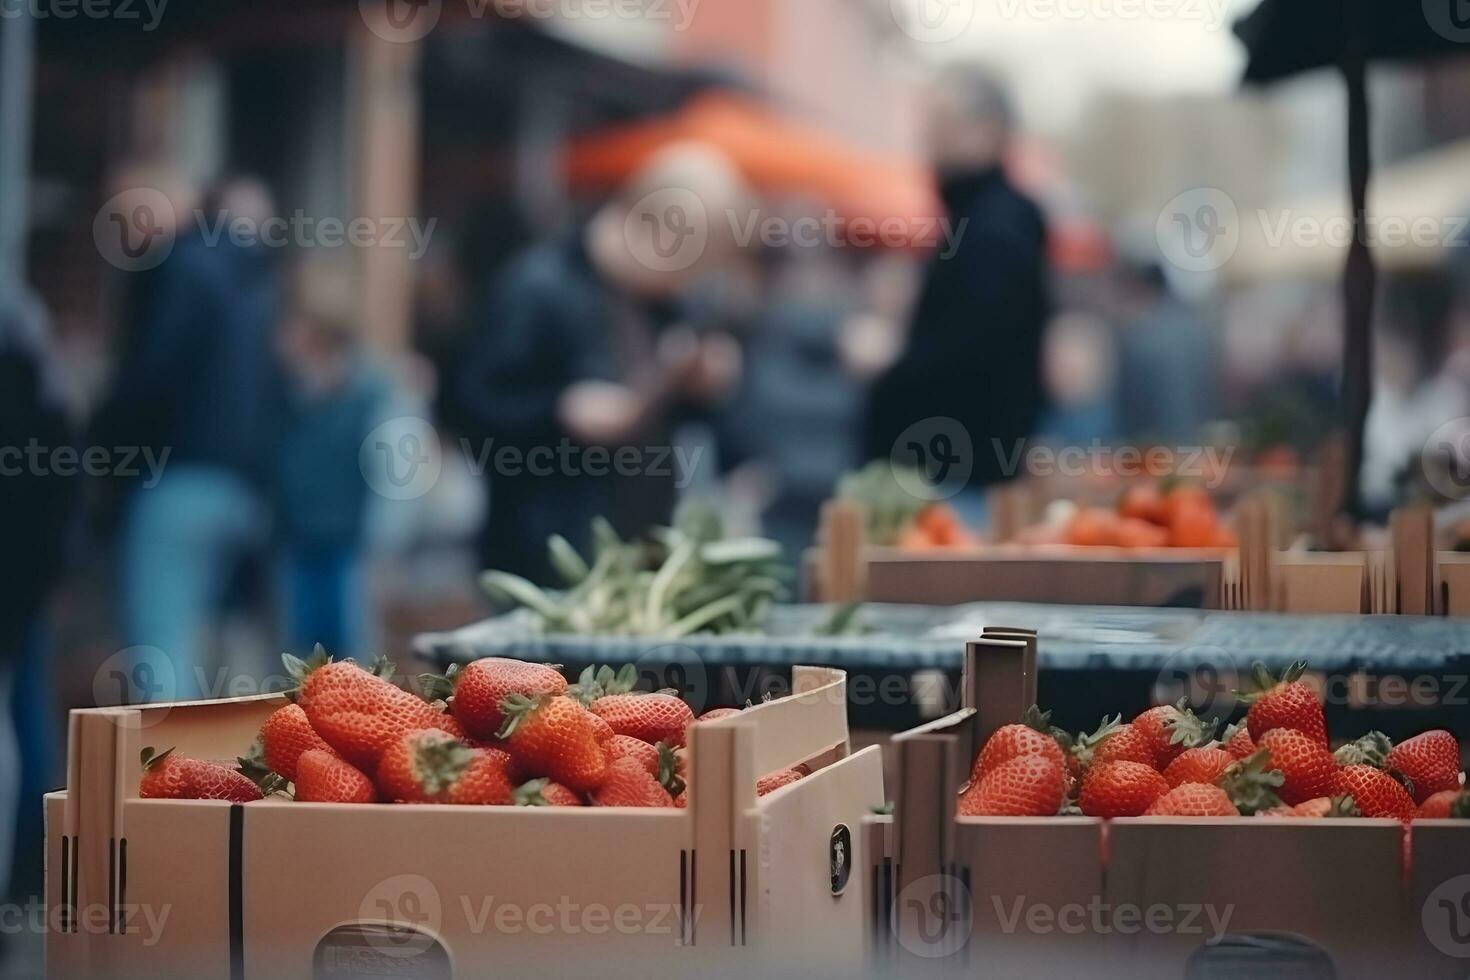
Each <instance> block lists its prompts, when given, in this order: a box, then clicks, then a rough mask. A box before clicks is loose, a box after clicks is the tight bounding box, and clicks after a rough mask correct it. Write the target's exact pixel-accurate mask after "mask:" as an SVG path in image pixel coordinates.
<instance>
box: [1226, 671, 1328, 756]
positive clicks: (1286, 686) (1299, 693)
mask: <svg viewBox="0 0 1470 980" xmlns="http://www.w3.org/2000/svg"><path fill="white" fill-rule="evenodd" d="M1306 670H1307V665H1306V663H1305V662H1304V661H1298V662H1297V663H1294V664H1292V665H1291V666H1290V667H1289V668H1287V670H1286V672H1285V673H1284V674H1282V675H1281V677H1280V678H1279V679H1278V678H1277V677H1276V676H1275V675H1273V674H1272V673H1271V672H1270V671H1269V670H1267V669H1266V665H1265V664H1262V663H1257V664H1256V665H1255V667H1254V668H1253V673H1254V677H1255V682H1256V686H1257V688H1258V690H1257V691H1256V692H1254V693H1249V694H1241V695H1240V700H1241V703H1243V704H1247V705H1249V706H1250V710H1249V711H1248V712H1246V716H1245V723H1246V727H1247V728H1248V729H1249V730H1250V733H1251V738H1253V739H1255V741H1256V744H1257V745H1259V744H1260V742H1261V736H1263V735H1265V734H1266V733H1267V732H1269V731H1271V730H1273V729H1277V728H1290V729H1292V730H1294V731H1298V732H1301V733H1303V734H1304V735H1306V736H1307V737H1308V738H1310V739H1311V740H1312V741H1314V742H1316V743H1317V744H1318V745H1320V746H1322V748H1324V749H1325V748H1327V745H1328V743H1327V716H1326V715H1325V714H1324V713H1323V711H1322V702H1321V701H1320V700H1318V698H1317V693H1316V692H1315V691H1313V690H1312V689H1311V688H1310V687H1308V686H1307V685H1306V684H1304V683H1302V681H1301V677H1302V675H1303V674H1304V673H1306Z"/></svg>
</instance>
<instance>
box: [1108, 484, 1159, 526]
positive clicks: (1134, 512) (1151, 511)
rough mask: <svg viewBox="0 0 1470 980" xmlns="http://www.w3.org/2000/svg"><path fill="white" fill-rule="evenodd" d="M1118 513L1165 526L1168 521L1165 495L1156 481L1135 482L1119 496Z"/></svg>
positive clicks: (1136, 519)
mask: <svg viewBox="0 0 1470 980" xmlns="http://www.w3.org/2000/svg"><path fill="white" fill-rule="evenodd" d="M1118 513H1119V514H1120V515H1121V516H1123V517H1130V518H1132V519H1133V520H1135V521H1147V522H1148V523H1149V524H1156V525H1159V526H1163V525H1164V524H1165V523H1167V521H1168V517H1167V515H1166V514H1165V513H1164V495H1163V494H1162V493H1160V492H1159V487H1158V484H1156V483H1135V484H1134V485H1133V486H1131V487H1129V488H1128V489H1127V490H1124V491H1123V495H1122V496H1121V497H1119V498H1118Z"/></svg>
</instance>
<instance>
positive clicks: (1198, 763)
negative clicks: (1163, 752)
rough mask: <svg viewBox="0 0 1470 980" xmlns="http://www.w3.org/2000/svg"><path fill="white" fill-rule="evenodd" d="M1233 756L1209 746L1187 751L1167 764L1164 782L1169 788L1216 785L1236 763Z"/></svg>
mask: <svg viewBox="0 0 1470 980" xmlns="http://www.w3.org/2000/svg"><path fill="white" fill-rule="evenodd" d="M1236 761H1237V760H1236V758H1235V756H1233V755H1231V754H1230V753H1229V752H1227V751H1225V750H1224V749H1222V748H1218V747H1215V746H1209V747H1206V748H1199V749H1187V750H1186V751H1184V752H1182V753H1180V755H1179V757H1178V758H1177V759H1175V760H1174V761H1173V762H1171V763H1169V766H1168V768H1166V769H1165V770H1164V781H1165V782H1167V783H1168V784H1169V785H1170V786H1171V787H1177V786H1182V785H1184V784H1185V783H1207V784H1210V785H1217V784H1218V783H1219V782H1220V777H1221V776H1224V775H1225V771H1226V770H1227V769H1229V768H1230V767H1231V766H1233V765H1235V763H1236Z"/></svg>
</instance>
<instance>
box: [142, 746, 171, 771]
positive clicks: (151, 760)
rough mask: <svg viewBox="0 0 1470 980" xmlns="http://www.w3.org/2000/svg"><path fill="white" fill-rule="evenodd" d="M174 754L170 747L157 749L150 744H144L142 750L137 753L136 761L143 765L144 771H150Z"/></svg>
mask: <svg viewBox="0 0 1470 980" xmlns="http://www.w3.org/2000/svg"><path fill="white" fill-rule="evenodd" d="M173 754H174V750H173V749H172V748H167V749H164V750H163V751H162V752H159V751H157V750H156V749H154V748H153V746H151V745H145V746H144V747H143V751H142V752H139V753H138V762H139V763H140V764H141V765H142V766H143V771H144V772H151V771H152V770H153V769H154V768H155V767H157V766H159V765H161V764H162V763H163V760H164V759H167V758H168V757H169V756H171V755H173Z"/></svg>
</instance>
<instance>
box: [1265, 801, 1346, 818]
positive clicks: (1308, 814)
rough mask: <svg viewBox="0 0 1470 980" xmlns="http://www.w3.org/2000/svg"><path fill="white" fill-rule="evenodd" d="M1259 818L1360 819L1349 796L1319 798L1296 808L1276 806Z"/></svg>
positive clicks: (1299, 804)
mask: <svg viewBox="0 0 1470 980" xmlns="http://www.w3.org/2000/svg"><path fill="white" fill-rule="evenodd" d="M1257 816H1260V817H1305V818H1309V819H1313V820H1322V819H1325V818H1328V817H1338V818H1341V817H1361V816H1362V814H1361V813H1359V812H1358V805H1357V804H1356V803H1354V802H1353V798H1352V797H1351V796H1319V797H1317V798H1316V799H1315V800H1307V801H1306V802H1305V803H1298V804H1297V805H1296V806H1278V807H1273V808H1271V809H1269V810H1262V811H1261V812H1260V813H1258V814H1257Z"/></svg>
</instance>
